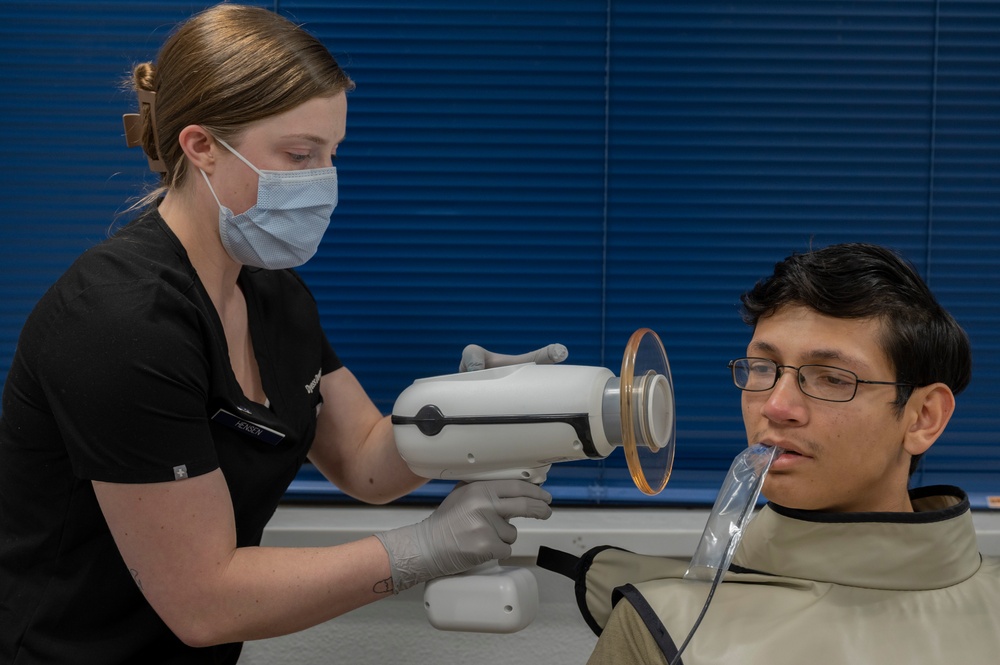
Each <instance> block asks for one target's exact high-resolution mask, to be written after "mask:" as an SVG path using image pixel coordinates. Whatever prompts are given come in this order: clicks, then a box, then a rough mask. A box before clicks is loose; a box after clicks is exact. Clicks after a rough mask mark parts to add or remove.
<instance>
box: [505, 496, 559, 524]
mask: <svg viewBox="0 0 1000 665" xmlns="http://www.w3.org/2000/svg"><path fill="white" fill-rule="evenodd" d="M495 508H496V512H497V515H499V516H500V517H502V518H504V519H505V520H509V519H510V518H512V517H530V518H532V519H536V520H547V519H548V518H549V517H550V516H551V515H552V506H550V505H549V504H548V503H546V502H545V501H539V500H538V499H529V498H527V497H523V496H518V497H510V498H507V499H499V500H497V503H496V505H495Z"/></svg>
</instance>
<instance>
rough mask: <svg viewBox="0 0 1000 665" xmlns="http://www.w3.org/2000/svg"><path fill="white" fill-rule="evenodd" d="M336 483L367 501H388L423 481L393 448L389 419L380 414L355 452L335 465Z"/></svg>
mask: <svg viewBox="0 0 1000 665" xmlns="http://www.w3.org/2000/svg"><path fill="white" fill-rule="evenodd" d="M334 473H335V480H334V482H335V483H336V484H337V486H338V487H342V488H343V489H344V490H345V491H347V492H350V493H351V494H352V495H353V496H355V497H357V498H359V499H362V500H363V501H366V502H368V503H376V504H382V503H388V502H390V501H392V500H394V499H397V498H399V497H401V496H404V495H406V494H409V493H410V492H412V491H413V490H414V489H416V488H418V487H420V486H421V485H423V484H424V483H426V482H427V479H426V478H422V477H420V476H418V475H416V474H415V473H413V472H412V471H411V470H410V467H408V466H407V465H406V462H405V461H403V458H402V457H400V456H399V452H398V451H397V449H396V441H395V438H394V437H393V431H392V422H391V420H390V418H389V417H388V416H386V417H384V418H382V419H381V420H380V421H379V422H378V423H377V424H376V425H375V427H373V428H372V431H371V433H370V434H369V436H368V437H367V438H366V439H365V441H364V443H363V444H362V445H361V446H360V447H359V448H358V449H357V450H356V451H355V453H354V454H353V455H351V456H349V457H348V458H346V459H345V460H344V464H342V465H339V466H338V467H336V470H335V472H334Z"/></svg>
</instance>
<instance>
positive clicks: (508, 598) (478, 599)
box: [424, 561, 538, 633]
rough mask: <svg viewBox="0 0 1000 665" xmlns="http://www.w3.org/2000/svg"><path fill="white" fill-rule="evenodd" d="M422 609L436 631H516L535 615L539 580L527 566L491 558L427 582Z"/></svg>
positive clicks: (529, 621)
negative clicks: (461, 571)
mask: <svg viewBox="0 0 1000 665" xmlns="http://www.w3.org/2000/svg"><path fill="white" fill-rule="evenodd" d="M424 608H425V609H426V610H427V619H428V620H429V621H430V624H431V625H432V626H434V627H435V628H437V629H438V630H459V631H470V632H477V633H515V632H517V631H519V630H521V629H522V628H525V627H527V626H528V624H530V623H531V622H532V621H534V620H535V615H536V614H538V582H537V581H536V580H535V576H534V575H532V574H531V571H530V570H528V569H527V568H513V567H508V566H500V565H499V564H497V562H496V561H493V562H491V563H488V564H485V565H483V566H479V567H477V568H474V569H472V570H471V571H469V572H467V573H462V574H460V575H451V576H449V577H439V578H438V579H435V580H431V581H429V582H427V583H426V584H425V585H424Z"/></svg>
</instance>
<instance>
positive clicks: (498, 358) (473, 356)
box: [458, 344, 569, 372]
mask: <svg viewBox="0 0 1000 665" xmlns="http://www.w3.org/2000/svg"><path fill="white" fill-rule="evenodd" d="M568 356H569V350H568V349H567V348H566V347H565V346H563V345H562V344H549V345H548V346H543V347H542V348H540V349H538V350H536V351H531V352H530V353H522V354H521V355H519V356H509V355H504V354H502V353H493V352H492V351H487V350H486V349H484V348H483V347H481V346H479V345H477V344H469V345H468V346H467V347H465V349H464V350H463V351H462V362H461V363H460V364H459V366H458V371H459V372H476V371H479V370H481V369H490V368H491V367H505V366H507V365H519V364H521V363H535V364H536V365H554V364H555V363H561V362H562V361H564V360H566V358H567V357H568Z"/></svg>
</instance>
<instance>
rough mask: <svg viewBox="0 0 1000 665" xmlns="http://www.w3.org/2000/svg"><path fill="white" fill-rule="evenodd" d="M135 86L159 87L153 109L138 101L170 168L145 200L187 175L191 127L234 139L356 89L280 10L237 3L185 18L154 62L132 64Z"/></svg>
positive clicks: (154, 149) (146, 132)
mask: <svg viewBox="0 0 1000 665" xmlns="http://www.w3.org/2000/svg"><path fill="white" fill-rule="evenodd" d="M131 85H132V88H133V90H135V91H136V92H137V93H138V92H139V91H150V92H154V93H155V95H154V99H155V102H154V103H155V106H154V108H150V105H149V104H140V123H141V127H142V128H141V145H142V149H143V151H144V152H145V153H146V155H148V156H149V157H150V158H151V159H152V160H156V159H159V160H161V161H162V162H163V168H164V169H165V172H164V173H162V174H161V180H160V187H159V188H158V189H157V190H156V191H154V192H152V193H151V194H149V195H148V196H146V197H144V199H143V200H144V202H149V201H151V200H154V199H155V198H157V197H158V196H160V195H161V194H162V193H163V192H164V191H166V190H168V189H171V188H174V187H178V186H180V185H181V184H183V183H184V181H185V179H186V178H187V177H188V169H187V161H186V160H185V159H184V153H183V151H182V150H181V146H180V143H179V140H178V137H179V135H180V132H181V130H182V129H184V128H185V127H187V126H188V125H202V126H204V127H205V128H206V129H208V130H209V131H210V132H211V133H212V134H213V135H214V136H216V137H218V138H221V139H223V140H225V141H229V142H233V141H234V140H235V139H237V138H238V136H239V134H240V133H241V132H242V131H243V130H244V129H245V128H246V127H247V125H249V124H250V123H253V122H255V121H257V120H262V119H264V118H268V117H270V116H274V115H277V114H280V113H284V112H285V111H288V110H290V109H293V108H295V107H297V106H299V105H300V104H302V103H304V102H307V101H309V100H310V99H314V98H316V97H332V96H334V95H337V94H339V93H341V92H347V91H350V90H353V89H354V82H353V81H352V80H351V79H350V78H349V77H348V76H347V74H346V73H344V71H343V70H342V69H341V68H340V66H339V65H338V64H337V61H336V60H335V59H334V58H333V56H332V55H330V52H329V51H328V50H327V49H326V47H324V46H323V44H322V43H321V42H320V41H319V40H318V39H317V38H316V37H314V36H313V35H311V34H309V33H308V32H306V31H305V30H303V29H302V28H300V27H299V26H297V25H295V24H294V23H292V22H291V21H289V20H288V19H286V18H284V17H282V16H279V15H278V14H275V13H274V12H271V11H268V10H266V9H262V8H259V7H247V6H244V5H235V4H220V5H216V6H214V7H211V8H209V9H206V10H204V11H202V12H200V13H198V14H195V15H194V16H192V17H191V18H190V19H188V20H187V21H185V22H184V23H182V24H180V26H179V27H178V28H177V30H176V31H175V32H174V33H173V34H172V35H171V36H170V38H169V39H167V41H166V43H164V45H163V47H162V48H161V49H160V52H159V54H158V56H157V60H156V64H153V63H151V62H146V63H141V64H139V65H137V66H136V67H135V68H134V69H133V72H132V80H131ZM154 118H155V123H156V124H155V127H154V126H153V119H154Z"/></svg>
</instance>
